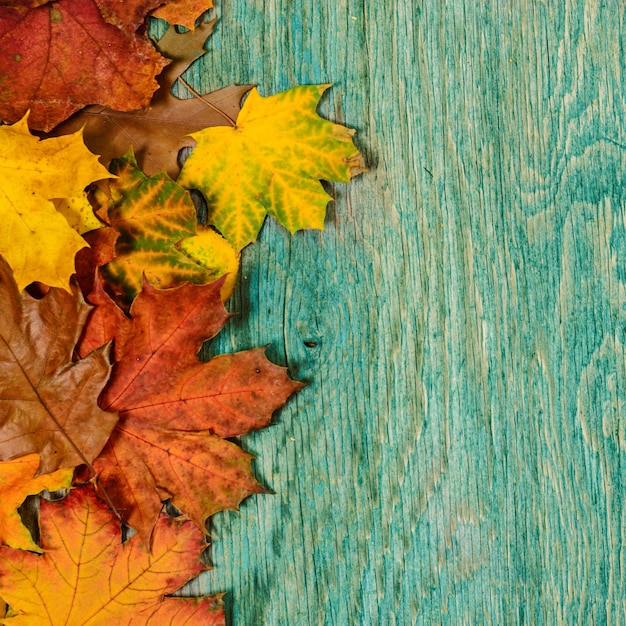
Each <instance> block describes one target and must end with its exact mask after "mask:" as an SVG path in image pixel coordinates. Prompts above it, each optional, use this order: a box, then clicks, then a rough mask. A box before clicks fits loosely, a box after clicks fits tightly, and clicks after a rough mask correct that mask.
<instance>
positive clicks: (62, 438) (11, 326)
mask: <svg viewBox="0 0 626 626" xmlns="http://www.w3.org/2000/svg"><path fill="white" fill-rule="evenodd" d="M89 308H90V307H88V306H87V305H86V304H85V303H84V301H83V300H82V297H81V296H80V293H79V292H78V290H77V289H75V290H74V291H73V293H71V294H70V293H68V292H67V291H65V290H63V289H58V288H55V287H53V288H51V289H50V290H49V291H48V293H47V294H46V295H45V296H44V297H43V298H41V299H35V298H33V297H31V296H30V295H29V294H28V293H26V292H23V293H22V294H20V293H19V292H18V290H17V286H16V284H15V281H14V280H13V277H12V275H11V270H10V268H9V267H8V265H7V264H6V263H5V261H4V260H3V259H1V258H0V363H1V364H2V377H1V378H0V460H8V459H12V458H15V457H18V456H24V455H27V454H32V453H38V454H40V455H41V467H40V468H39V471H40V473H50V472H53V471H55V470H57V469H59V468H62V467H73V466H76V465H78V464H80V463H90V461H91V460H92V459H93V458H94V456H95V455H96V454H98V452H100V450H101V449H102V447H103V446H104V444H105V442H106V440H107V438H108V436H109V434H110V433H111V431H112V429H113V427H114V426H115V424H116V422H117V415H115V414H113V413H110V412H106V411H103V410H102V409H100V408H99V407H98V404H97V400H98V396H99V394H100V392H101V391H102V389H103V387H104V384H105V382H106V381H107V379H108V377H109V372H110V369H111V368H110V365H109V362H108V356H107V350H104V349H103V350H97V351H94V352H93V353H91V354H90V355H89V356H87V357H86V358H84V359H82V360H80V361H78V362H76V363H72V362H71V357H72V352H73V350H74V346H75V344H76V342H77V340H78V338H79V336H80V334H81V331H82V328H83V325H84V323H85V318H86V317H87V314H88V312H89Z"/></svg>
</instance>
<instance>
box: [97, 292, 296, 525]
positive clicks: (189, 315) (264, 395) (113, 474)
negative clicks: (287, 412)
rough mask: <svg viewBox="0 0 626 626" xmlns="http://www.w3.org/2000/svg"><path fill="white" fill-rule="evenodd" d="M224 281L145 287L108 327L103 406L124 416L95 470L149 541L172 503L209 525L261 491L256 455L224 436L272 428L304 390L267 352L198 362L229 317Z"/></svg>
mask: <svg viewBox="0 0 626 626" xmlns="http://www.w3.org/2000/svg"><path fill="white" fill-rule="evenodd" d="M221 283H222V281H216V282H215V283H212V284H210V285H191V284H184V285H181V286H180V287H177V288H174V289H167V290H159V289H155V288H154V287H152V286H151V285H150V284H149V283H148V282H147V281H146V282H145V283H144V287H143V291H142V292H141V293H140V294H139V295H138V296H137V298H136V299H135V301H134V302H133V304H132V306H131V309H130V314H131V319H128V318H125V320H124V319H122V318H118V319H117V326H116V327H109V332H112V333H113V337H114V362H115V363H114V367H113V372H112V374H111V378H110V381H109V383H108V385H107V387H106V388H105V391H104V392H103V394H102V396H101V406H103V407H105V408H106V409H107V410H110V411H113V410H115V411H118V412H119V414H120V422H119V424H118V426H117V427H116V429H115V430H114V431H113V434H112V435H111V438H110V440H109V442H108V444H107V446H106V447H105V448H104V450H103V451H102V453H101V454H100V455H99V457H98V458H97V459H96V460H95V461H94V468H95V469H96V471H97V472H98V476H99V485H101V486H102V487H103V488H104V489H105V490H106V493H107V496H108V497H109V498H110V499H111V500H112V502H113V503H114V505H115V507H116V508H117V509H118V510H119V511H121V512H122V514H123V515H125V517H126V519H127V521H128V523H129V524H130V525H131V526H132V527H133V528H135V529H136V530H137V531H138V532H139V533H141V534H142V536H144V537H147V536H149V534H150V532H151V529H152V526H153V524H154V521H155V520H156V518H157V515H158V512H159V510H160V508H161V500H163V499H166V498H168V497H171V498H172V499H173V502H174V504H175V505H176V506H177V507H178V508H179V509H180V510H181V511H183V512H184V513H186V514H188V515H189V516H190V517H191V518H192V519H193V520H194V521H195V522H196V524H198V526H200V527H202V528H204V522H205V519H206V518H207V517H209V516H210V515H212V514H214V513H216V512H217V511H220V510H222V509H225V508H236V507H237V506H238V504H239V503H240V502H241V500H243V499H244V498H245V497H247V496H248V495H251V494H253V493H258V492H261V491H262V487H261V486H260V485H259V483H258V482H257V481H256V480H255V479H254V477H253V476H252V472H251V467H250V466H251V456H250V455H249V454H247V453H245V452H244V451H243V450H241V449H240V448H239V447H238V446H237V445H235V444H234V443H231V442H229V441H225V440H224V439H223V438H224V437H233V436H237V435H243V434H245V433H247V432H249V431H250V430H253V429H258V428H262V427H264V426H267V425H268V424H269V423H270V420H271V416H272V413H273V412H274V411H275V410H276V409H277V408H279V407H280V406H282V404H284V402H285V401H286V400H287V398H288V397H289V396H290V395H291V394H292V393H294V392H295V391H296V390H298V389H300V388H301V387H302V384H301V383H298V382H295V381H292V380H291V379H290V378H289V377H288V376H287V373H286V370H285V368H282V367H277V366H275V365H273V364H272V363H270V362H269V361H268V360H267V359H266V358H265V356H264V354H263V349H256V350H249V351H246V352H239V353H237V354H231V355H221V356H218V357H215V358H213V359H211V360H210V361H208V362H207V363H202V362H200V361H199V360H198V358H197V356H196V354H197V352H198V350H199V348H200V346H201V345H202V343H203V341H204V340H205V339H208V338H210V337H212V336H213V335H215V334H216V333H217V332H218V331H219V330H220V329H221V327H222V326H223V325H224V323H225V322H226V320H227V319H228V318H229V315H228V313H227V312H226V310H225V309H224V305H223V304H222V300H221V298H220V290H221V287H222V285H221ZM98 293H99V297H100V298H101V299H102V300H106V299H107V298H108V296H107V295H106V294H105V293H104V291H99V292H98ZM105 306H106V305H105ZM108 306H109V307H114V306H115V305H114V303H113V302H109V305H108ZM88 329H89V326H88V327H87V330H88Z"/></svg>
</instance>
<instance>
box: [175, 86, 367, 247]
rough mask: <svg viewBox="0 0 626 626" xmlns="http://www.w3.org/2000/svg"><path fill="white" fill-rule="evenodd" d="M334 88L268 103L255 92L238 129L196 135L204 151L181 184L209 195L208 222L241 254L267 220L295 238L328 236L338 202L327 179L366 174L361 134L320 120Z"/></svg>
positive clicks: (293, 93)
mask: <svg viewBox="0 0 626 626" xmlns="http://www.w3.org/2000/svg"><path fill="white" fill-rule="evenodd" d="M329 86H330V85H310V86H303V87H295V88H293V89H289V90H287V91H284V92H282V93H279V94H276V95H274V96H270V97H268V98H263V97H262V96H261V95H259V93H258V92H257V90H256V89H253V90H252V91H251V92H250V93H249V95H248V97H247V99H246V100H245V102H244V105H243V108H242V109H241V112H240V113H239V116H238V117H237V123H236V125H233V126H232V127H224V126H221V127H217V128H207V129H204V130H200V131H198V132H195V133H192V135H191V136H192V137H193V138H194V139H195V140H196V142H197V145H196V147H195V149H194V150H193V152H192V153H191V156H190V157H189V158H188V159H187V161H186V162H185V164H184V165H183V168H182V170H181V173H180V176H179V177H178V182H179V184H181V185H182V186H183V187H188V188H195V189H199V190H200V191H202V192H203V194H204V195H205V197H206V198H207V202H208V203H209V222H210V223H211V224H214V225H215V226H216V227H217V228H218V230H219V231H220V232H221V233H222V235H224V237H225V238H226V239H227V240H228V241H230V242H231V243H232V244H233V246H235V248H237V249H241V248H243V247H244V246H245V245H247V244H248V243H250V242H251V241H254V240H255V239H256V236H257V234H258V232H259V230H260V229H261V226H262V224H263V220H264V219H265V215H266V214H269V215H272V216H273V217H274V218H276V219H277V220H278V221H279V222H280V223H281V224H283V225H284V226H285V227H286V228H288V229H289V230H290V231H291V232H292V233H293V232H295V231H296V230H300V229H302V228H319V229H323V228H324V216H325V213H326V205H327V204H328V202H329V201H330V200H332V197H331V196H330V195H329V194H327V193H326V191H324V188H323V187H322V185H321V183H320V180H321V179H323V180H328V181H338V182H348V181H349V180H350V178H352V177H353V176H355V175H356V174H359V173H360V172H363V171H364V163H363V157H362V156H361V155H360V153H359V152H358V151H357V149H356V148H355V147H354V144H353V143H352V135H353V134H354V131H353V130H351V129H349V128H346V127H345V126H341V125H339V124H333V123H332V122H329V121H328V120H324V119H323V118H321V117H319V116H318V115H317V113H316V108H317V105H318V102H319V100H320V98H321V96H322V94H323V93H324V91H326V89H328V87H329ZM207 163H210V167H207Z"/></svg>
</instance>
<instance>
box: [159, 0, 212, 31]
mask: <svg viewBox="0 0 626 626" xmlns="http://www.w3.org/2000/svg"><path fill="white" fill-rule="evenodd" d="M212 7H213V2H211V0H170V2H168V3H167V4H164V5H163V6H160V7H159V8H157V9H155V10H154V11H153V12H152V15H153V16H154V17H158V18H160V19H162V20H166V21H167V22H169V23H170V24H179V25H180V26H185V27H186V28H189V29H190V30H193V29H194V27H195V22H196V18H197V17H198V16H199V15H200V14H202V13H204V12H205V11H208V10H209V9H210V8H212Z"/></svg>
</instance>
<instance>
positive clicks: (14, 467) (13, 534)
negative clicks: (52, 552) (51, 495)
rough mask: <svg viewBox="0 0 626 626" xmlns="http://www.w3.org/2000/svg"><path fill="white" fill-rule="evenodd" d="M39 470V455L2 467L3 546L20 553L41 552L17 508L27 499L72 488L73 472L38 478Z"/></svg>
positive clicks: (0, 516) (0, 517)
mask: <svg viewBox="0 0 626 626" xmlns="http://www.w3.org/2000/svg"><path fill="white" fill-rule="evenodd" d="M38 469H39V455H38V454H29V455H27V456H23V457H20V458H19V459H12V460H10V461H5V462H4V463H0V543H1V544H2V545H7V546H9V547H11V548H15V549H18V550H31V551H33V552H41V549H40V548H39V546H38V545H37V544H36V543H35V542H34V541H33V539H32V537H31V536H30V533H29V532H28V529H27V528H26V526H24V524H22V520H21V519H20V514H19V513H18V511H17V508H18V507H19V506H20V505H21V504H22V502H24V500H25V499H26V496H30V495H35V494H38V493H39V492H40V491H43V490H44V489H47V490H49V491H56V490H58V489H63V488H67V487H70V486H71V484H72V475H73V474H74V469H73V468H64V469H60V470H57V471H56V472H53V473H52V474H41V475H40V476H36V474H37V470H38Z"/></svg>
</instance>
